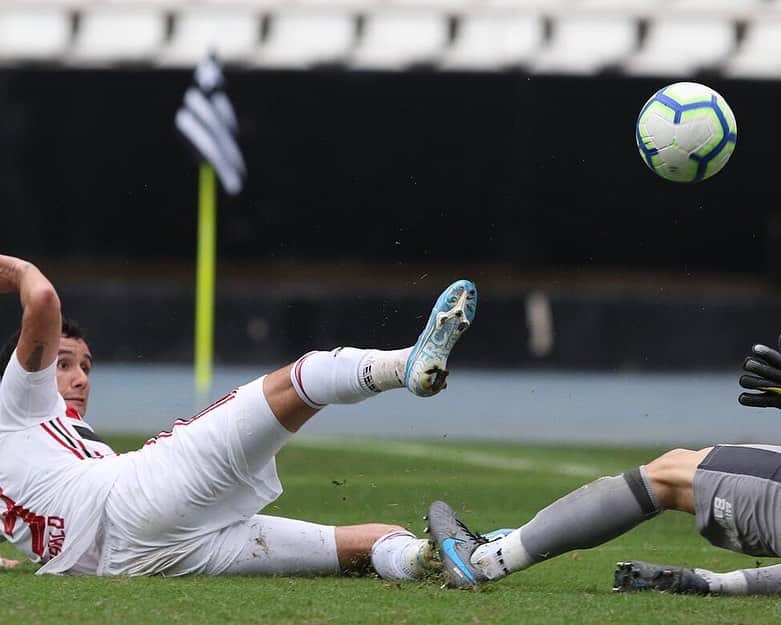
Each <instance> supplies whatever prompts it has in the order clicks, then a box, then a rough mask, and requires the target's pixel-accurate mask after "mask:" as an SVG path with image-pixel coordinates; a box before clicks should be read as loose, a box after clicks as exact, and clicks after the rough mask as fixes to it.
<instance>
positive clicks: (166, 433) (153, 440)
mask: <svg viewBox="0 0 781 625" xmlns="http://www.w3.org/2000/svg"><path fill="white" fill-rule="evenodd" d="M234 397H236V389H234V390H232V391H231V392H230V393H228V394H227V395H225V396H224V397H222V398H221V399H218V400H217V401H216V402H214V403H213V404H212V405H211V406H209V407H208V408H204V409H203V410H202V411H201V412H199V413H198V414H197V415H195V416H194V417H192V418H191V419H177V420H176V421H174V424H173V425H172V426H171V430H173V429H174V428H175V427H177V426H181V425H190V424H191V423H192V422H193V421H197V420H198V419H200V418H201V417H203V416H206V415H207V414H209V413H210V412H211V411H212V410H215V409H217V408H219V407H220V406H222V405H224V404H227V403H228V402H229V401H230V400H231V399H233V398H234ZM169 436H173V431H168V430H166V431H163V432H160V433H159V434H158V435H157V436H155V437H153V438H150V439H149V440H148V441H147V442H146V443H144V447H146V446H147V445H154V444H155V443H156V442H157V439H158V438H168V437H169Z"/></svg>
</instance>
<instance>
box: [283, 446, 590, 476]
mask: <svg viewBox="0 0 781 625" xmlns="http://www.w3.org/2000/svg"><path fill="white" fill-rule="evenodd" d="M291 445H293V446H297V447H308V448H310V449H345V450H347V449H350V450H358V451H370V452H371V453H373V454H383V455H386V456H401V457H405V458H428V459H433V460H442V461H447V462H456V463H460V464H465V465H469V466H473V467H481V468H485V469H499V470H504V471H514V472H522V473H523V472H528V473H538V472H544V473H553V474H556V475H567V476H575V477H599V476H600V475H605V469H603V468H600V467H599V466H597V465H590V464H580V463H575V462H564V463H559V462H545V461H544V460H540V459H538V458H535V459H534V460H531V459H526V458H518V457H514V456H503V455H499V454H492V453H488V452H484V451H465V450H463V449H459V448H458V447H451V448H447V447H442V446H439V445H432V444H427V443H421V442H403V441H387V440H383V441H369V440H349V441H344V440H340V439H336V438H327V437H323V438H320V437H317V438H315V437H302V438H297V439H295V440H294V441H292V442H291Z"/></svg>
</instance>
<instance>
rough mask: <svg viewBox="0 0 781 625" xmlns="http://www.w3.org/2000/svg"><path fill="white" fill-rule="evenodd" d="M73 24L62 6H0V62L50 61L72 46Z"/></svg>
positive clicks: (60, 56) (64, 6) (67, 10)
mask: <svg viewBox="0 0 781 625" xmlns="http://www.w3.org/2000/svg"><path fill="white" fill-rule="evenodd" d="M72 27H73V20H72V17H71V13H70V12H69V7H68V6H67V5H65V4H62V3H59V4H58V3H52V4H39V3H34V2H32V3H30V4H16V3H14V4H8V5H0V60H1V61H3V62H8V61H11V62H22V63H24V62H31V61H39V62H40V61H51V60H55V59H60V58H62V56H63V54H64V53H65V52H66V50H67V49H68V46H69V45H70V42H71V36H72V30H73V28H72Z"/></svg>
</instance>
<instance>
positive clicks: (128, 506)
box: [74, 378, 336, 575]
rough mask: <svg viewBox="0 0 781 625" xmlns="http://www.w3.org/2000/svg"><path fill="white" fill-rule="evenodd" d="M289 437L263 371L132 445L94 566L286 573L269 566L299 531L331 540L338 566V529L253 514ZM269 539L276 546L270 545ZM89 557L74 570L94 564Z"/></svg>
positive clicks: (273, 481) (117, 570) (298, 538)
mask: <svg viewBox="0 0 781 625" xmlns="http://www.w3.org/2000/svg"><path fill="white" fill-rule="evenodd" d="M290 436H291V433H290V432H289V431H288V430H286V429H285V428H284V427H282V425H281V424H280V423H279V422H278V421H277V419H276V417H275V416H274V414H273V413H272V412H271V408H270V407H269V405H268V402H267V401H266V398H265V396H264V395H263V378H259V379H257V380H255V381H253V382H250V383H249V384H247V385H245V386H242V387H240V388H238V389H236V390H234V391H233V392H232V393H230V394H229V395H226V396H225V397H224V398H222V399H221V400H219V401H217V402H215V403H214V404H213V405H212V406H210V407H209V408H207V409H206V410H204V411H203V412H201V413H200V414H198V415H196V416H195V417H193V418H192V419H187V420H178V421H177V422H176V423H174V427H173V428H172V430H171V432H163V433H161V434H160V435H158V436H157V437H155V438H154V439H151V440H150V441H148V442H147V444H146V445H145V446H144V447H143V448H142V449H140V450H138V451H136V452H131V453H129V454H126V455H125V456H126V457H125V458H124V466H123V468H122V470H121V472H120V475H119V478H118V479H117V481H116V483H115V485H114V487H113V489H112V491H111V494H110V495H109V497H108V500H107V502H106V515H105V519H104V522H103V527H102V528H101V532H100V536H99V540H98V543H100V544H99V548H98V554H96V555H97V558H96V560H97V562H96V563H95V565H96V566H95V571H94V572H95V573H96V574H98V575H155V574H164V575H182V574H185V573H196V572H200V573H206V574H222V573H230V572H241V569H242V568H245V569H246V568H249V569H252V566H248V565H246V564H244V565H242V562H245V563H246V562H253V563H261V564H259V565H258V564H256V566H258V569H257V571H256V572H257V573H259V574H261V573H262V572H263V571H264V570H268V571H270V572H285V571H272V569H273V568H274V565H273V563H272V562H271V560H272V559H277V558H281V559H282V560H285V558H288V557H289V556H288V555H286V554H282V553H281V552H282V551H284V550H285V548H286V545H288V544H291V545H296V544H301V543H302V540H304V541H306V540H309V541H310V542H312V543H316V544H323V545H324V546H325V545H328V549H327V551H328V554H327V557H326V560H328V565H329V566H335V564H334V562H335V559H336V550H335V543H334V541H333V533H334V530H333V528H328V527H324V526H317V525H314V524H307V523H302V522H300V521H290V520H287V519H274V520H271V519H272V517H263V516H257V515H256V513H257V512H258V511H259V510H261V509H262V508H264V507H265V506H266V505H268V504H269V503H271V502H272V501H274V500H275V499H276V498H277V497H278V496H279V495H280V494H281V492H282V486H281V484H280V483H279V478H278V477H277V472H276V465H275V462H274V456H275V455H276V454H277V452H278V451H279V450H280V449H281V448H282V447H283V446H284V444H285V443H286V442H287V441H288V440H289V438H290ZM268 540H273V543H274V549H273V550H272V549H269V550H268V551H266V552H264V551H263V543H264V541H268ZM266 544H267V545H270V544H271V543H269V542H266ZM277 544H278V545H279V547H276V545H277ZM252 545H254V548H253V547H252ZM331 548H332V549H331ZM257 549H260V552H259V553H261V555H260V556H258V555H256V551H257ZM331 550H332V551H333V553H330V552H331ZM272 556H273V558H272ZM87 559H89V557H87ZM84 565H88V563H87V562H84V563H82V566H77V567H76V570H75V571H74V572H88V571H85V570H84V568H85V566H84ZM246 572H252V571H250V570H247V571H246Z"/></svg>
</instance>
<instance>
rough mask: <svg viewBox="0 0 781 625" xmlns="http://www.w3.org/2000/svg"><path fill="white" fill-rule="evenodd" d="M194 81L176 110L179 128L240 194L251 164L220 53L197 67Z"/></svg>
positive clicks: (228, 187) (233, 191)
mask: <svg viewBox="0 0 781 625" xmlns="http://www.w3.org/2000/svg"><path fill="white" fill-rule="evenodd" d="M193 78H194V79H193V84H192V85H190V87H188V89H187V91H186V92H185V94H184V102H183V104H182V107H181V108H180V109H179V110H178V111H177V112H176V128H177V130H178V131H179V132H181V133H182V135H183V136H184V138H185V139H186V140H187V142H188V143H189V144H190V146H192V148H193V149H194V150H195V152H196V154H197V156H198V158H199V159H201V160H205V161H206V162H208V163H209V164H210V165H211V166H212V167H213V168H214V171H215V172H216V173H217V177H218V178H219V179H220V182H221V183H222V186H223V188H224V189H225V191H226V192H227V193H229V194H231V195H236V194H237V193H239V192H240V191H241V189H242V188H243V186H244V179H245V178H246V175H247V168H246V166H245V165H244V158H243V157H242V155H241V150H240V149H239V145H238V141H237V137H238V133H239V124H238V121H237V119H236V113H235V112H234V110H233V105H232V104H231V103H230V100H229V99H228V96H227V95H226V94H225V77H224V76H223V74H222V67H221V66H220V63H219V61H218V60H217V57H216V56H214V55H210V56H209V58H208V59H206V60H205V61H203V62H202V63H201V64H200V65H198V67H196V69H195V74H194V76H193Z"/></svg>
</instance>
